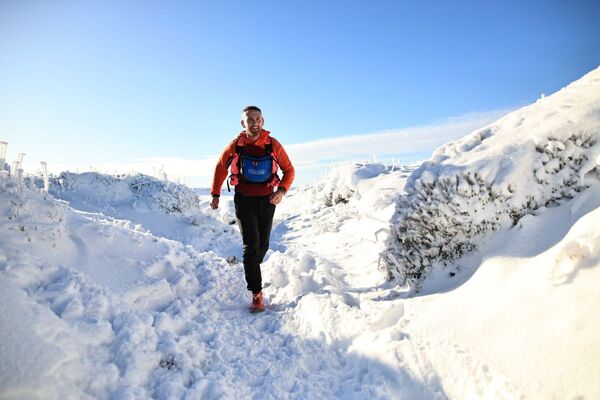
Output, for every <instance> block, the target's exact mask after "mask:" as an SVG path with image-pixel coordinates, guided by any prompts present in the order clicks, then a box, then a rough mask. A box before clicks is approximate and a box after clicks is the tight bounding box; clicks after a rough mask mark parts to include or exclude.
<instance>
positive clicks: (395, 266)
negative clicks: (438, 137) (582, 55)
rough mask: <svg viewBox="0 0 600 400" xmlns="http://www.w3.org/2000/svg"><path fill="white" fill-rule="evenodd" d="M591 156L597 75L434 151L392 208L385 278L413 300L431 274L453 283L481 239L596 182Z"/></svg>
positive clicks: (598, 107) (597, 143)
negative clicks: (401, 285)
mask: <svg viewBox="0 0 600 400" xmlns="http://www.w3.org/2000/svg"><path fill="white" fill-rule="evenodd" d="M599 155H600V68H599V69H596V70H594V71H592V72H590V73H588V74H587V75H585V76H584V77H582V78H581V79H580V80H578V81H576V82H574V83H572V84H570V85H569V86H567V87H565V88H563V89H562V90H560V91H558V92H557V93H555V94H553V95H551V96H546V97H544V98H542V99H539V100H538V101H537V102H536V103H535V104H532V105H530V106H527V107H524V108H522V109H520V110H517V111H514V112H512V113H510V114H508V115H507V116H505V117H503V118H501V119H500V120H498V121H496V122H494V123H492V124H490V125H488V126H486V127H483V128H481V129H479V130H477V131H475V132H473V133H472V134H470V135H467V136H466V137H464V138H462V139H459V140H456V141H454V142H451V143H448V144H446V145H444V146H442V147H440V148H439V149H437V150H436V151H435V152H434V154H433V156H432V158H431V159H430V160H429V161H427V162H425V163H423V164H422V165H421V166H420V167H419V169H418V170H417V171H415V173H414V174H412V176H411V177H410V179H409V181H408V183H407V185H406V192H407V193H406V195H403V196H400V197H399V199H398V203H397V211H396V214H395V216H394V220H393V222H392V224H393V225H394V234H393V235H391V236H390V240H389V242H388V249H387V250H386V251H385V253H384V256H385V257H384V259H385V261H386V265H387V267H388V269H389V271H390V273H391V274H393V275H394V276H396V277H397V278H398V279H399V280H400V281H401V282H406V283H408V284H410V285H411V286H412V287H413V288H415V289H416V290H419V289H420V286H421V284H422V283H423V281H424V280H426V279H427V277H428V276H429V275H431V274H432V271H435V270H440V269H443V270H446V271H447V272H448V273H449V274H452V275H455V274H458V273H459V272H460V271H459V270H458V269H457V268H456V267H457V266H458V264H457V263H455V261H457V259H458V258H460V257H461V256H463V255H464V254H466V253H468V252H470V251H472V250H474V249H476V248H478V247H479V246H480V244H481V243H483V242H484V241H485V240H486V237H487V236H488V235H489V234H490V233H492V232H495V231H501V230H504V229H507V228H509V227H510V226H512V225H514V224H515V223H516V222H517V221H518V220H519V219H520V218H522V217H524V216H526V215H530V214H532V213H533V212H535V210H537V209H539V208H541V207H548V206H552V205H555V204H559V203H561V202H563V201H566V200H569V199H572V198H573V197H574V196H575V195H576V194H577V193H579V192H581V191H582V190H584V189H585V188H586V187H588V186H589V185H590V184H591V183H593V182H596V181H597V180H598V178H599V176H600V164H599V163H598V157H599ZM448 264H452V265H450V266H449V265H448Z"/></svg>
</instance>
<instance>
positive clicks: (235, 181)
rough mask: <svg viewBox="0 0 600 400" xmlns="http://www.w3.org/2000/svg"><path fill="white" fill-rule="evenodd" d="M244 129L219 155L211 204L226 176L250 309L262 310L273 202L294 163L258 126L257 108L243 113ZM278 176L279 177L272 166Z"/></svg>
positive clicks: (291, 175) (287, 186) (289, 180)
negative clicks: (232, 192)
mask: <svg viewBox="0 0 600 400" xmlns="http://www.w3.org/2000/svg"><path fill="white" fill-rule="evenodd" d="M241 122H242V127H244V130H243V131H242V132H241V133H240V134H239V135H238V136H237V137H236V138H235V139H234V140H233V141H232V142H231V143H229V145H227V147H225V150H224V151H223V153H222V154H221V157H220V158H219V161H218V162H217V166H216V167H215V175H214V178H213V183H212V190H211V194H212V197H213V198H212V201H211V203H210V206H211V208H212V209H213V210H214V209H216V208H218V207H219V195H220V194H221V186H223V182H224V181H225V179H226V178H227V173H228V169H229V167H230V166H231V176H230V178H229V181H228V183H227V184H228V186H229V183H231V184H232V185H235V196H234V203H235V215H236V218H237V220H238V225H239V227H240V232H241V233H242V242H243V244H244V273H245V276H246V283H247V287H248V290H250V291H251V292H252V304H251V306H250V312H261V311H264V309H265V305H264V303H263V295H262V276H261V272H260V263H261V262H262V261H263V258H264V256H265V254H266V253H267V250H268V249H269V238H270V236H271V227H272V225H273V215H274V213H275V206H276V205H277V204H279V203H280V202H281V200H282V198H283V196H284V194H285V193H286V192H287V191H288V190H289V189H290V186H291V184H292V181H293V180H294V175H295V171H294V167H293V166H292V163H291V162H290V159H289V157H288V155H287V154H286V152H285V150H284V149H283V146H282V145H281V143H279V142H278V141H277V140H276V139H275V138H273V137H271V136H270V132H269V131H266V130H264V129H263V124H264V119H263V116H262V112H261V110H260V108H258V107H256V106H248V107H246V108H244V110H243V111H242V121H241ZM278 168H281V170H282V171H283V177H282V178H281V180H279V177H278V176H277V169H278Z"/></svg>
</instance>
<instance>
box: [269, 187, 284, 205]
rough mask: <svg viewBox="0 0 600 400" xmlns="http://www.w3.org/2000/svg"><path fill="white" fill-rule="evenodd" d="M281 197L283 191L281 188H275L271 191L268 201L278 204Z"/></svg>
mask: <svg viewBox="0 0 600 400" xmlns="http://www.w3.org/2000/svg"><path fill="white" fill-rule="evenodd" d="M282 199H283V191H281V190H277V191H276V192H275V193H273V194H272V195H271V197H270V198H269V201H270V202H271V204H275V205H277V204H279V203H281V200H282Z"/></svg>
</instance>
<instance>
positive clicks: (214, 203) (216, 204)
mask: <svg viewBox="0 0 600 400" xmlns="http://www.w3.org/2000/svg"><path fill="white" fill-rule="evenodd" d="M210 208H212V209H213V210H216V209H217V208H219V198H218V197H213V199H212V201H211V202H210Z"/></svg>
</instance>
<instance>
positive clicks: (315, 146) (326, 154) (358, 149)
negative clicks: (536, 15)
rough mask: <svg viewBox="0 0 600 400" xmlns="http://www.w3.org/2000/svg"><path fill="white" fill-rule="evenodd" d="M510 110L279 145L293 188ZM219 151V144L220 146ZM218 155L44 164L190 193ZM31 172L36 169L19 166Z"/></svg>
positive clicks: (204, 180) (205, 180) (417, 148)
mask: <svg viewBox="0 0 600 400" xmlns="http://www.w3.org/2000/svg"><path fill="white" fill-rule="evenodd" d="M512 110H513V109H499V110H492V111H487V112H480V113H469V114H465V115H461V116H458V117H453V118H448V119H445V120H443V121H440V122H436V123H433V124H430V125H424V126H416V127H409V128H403V129H397V130H391V131H383V132H371V133H365V134H361V135H350V136H341V137H333V138H324V139H321V140H316V141H311V142H306V143H298V144H285V143H284V146H285V148H286V151H287V152H288V154H289V156H290V158H291V160H292V162H293V163H294V166H295V168H296V176H297V182H298V183H310V182H311V181H313V180H314V179H316V178H318V177H319V175H320V174H321V173H322V171H323V170H325V169H327V168H328V167H329V166H330V165H331V164H332V163H340V162H344V161H350V160H352V161H366V160H371V159H373V158H376V159H391V158H396V159H399V160H401V161H403V162H414V161H416V160H417V159H421V158H423V156H424V154H431V153H432V152H433V151H434V150H435V149H436V148H438V147H439V146H441V145H442V144H445V143H447V142H449V141H452V140H454V139H458V138H460V137H463V136H464V135H466V134H468V133H470V132H472V131H474V130H476V129H478V128H481V127H483V126H485V125H488V124H489V123H491V122H493V121H495V120H497V119H498V118H500V117H502V116H503V115H505V114H507V113H508V112H510V111H512ZM224 145H225V144H224ZM217 157H218V155H217V154H215V155H214V156H213V157H208V158H203V159H197V160H190V159H185V158H179V157H154V158H142V159H135V160H131V161H128V162H122V163H101V164H95V165H93V166H86V165H81V164H78V165H75V164H56V163H54V164H49V165H48V169H49V170H50V172H52V173H59V172H61V171H65V170H69V171H75V172H77V171H79V172H83V171H90V170H92V171H98V172H104V173H111V174H115V173H130V172H140V173H144V174H148V175H152V176H160V174H161V171H163V172H164V173H166V175H167V176H168V177H169V179H172V180H176V181H180V182H182V183H185V184H187V185H190V186H194V187H209V186H210V184H211V181H212V174H213V171H214V166H215V163H216V161H217ZM25 167H26V170H28V171H30V172H33V169H32V168H31V167H33V168H37V167H36V166H28V165H27V164H26V165H25ZM27 167H29V168H27Z"/></svg>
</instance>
